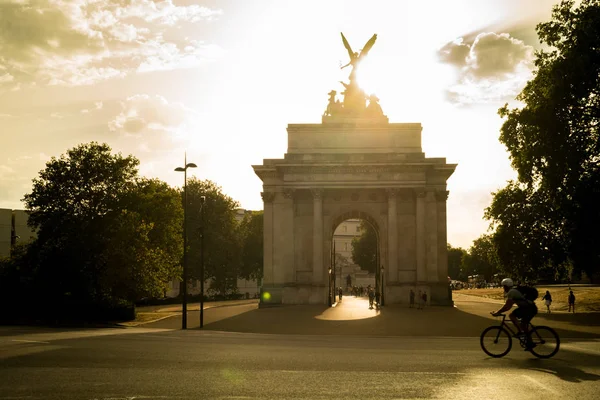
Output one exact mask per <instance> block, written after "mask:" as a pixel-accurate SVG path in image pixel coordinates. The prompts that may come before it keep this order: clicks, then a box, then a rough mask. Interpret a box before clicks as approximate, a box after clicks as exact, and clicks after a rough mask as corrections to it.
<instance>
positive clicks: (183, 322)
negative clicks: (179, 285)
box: [175, 154, 197, 329]
mask: <svg viewBox="0 0 600 400" xmlns="http://www.w3.org/2000/svg"><path fill="white" fill-rule="evenodd" d="M183 162H184V164H185V167H177V168H175V171H177V172H183V304H182V306H183V310H182V313H183V314H182V318H181V329H187V284H188V270H187V219H186V218H187V203H188V202H187V169H188V168H196V167H197V165H196V164H194V163H188V162H187V154H186V155H185V156H184V158H183Z"/></svg>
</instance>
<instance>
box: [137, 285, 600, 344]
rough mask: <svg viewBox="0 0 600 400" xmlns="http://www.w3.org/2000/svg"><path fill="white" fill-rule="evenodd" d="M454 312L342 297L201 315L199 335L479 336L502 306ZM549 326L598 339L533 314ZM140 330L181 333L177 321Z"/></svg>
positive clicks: (466, 302)
mask: <svg viewBox="0 0 600 400" xmlns="http://www.w3.org/2000/svg"><path fill="white" fill-rule="evenodd" d="M454 300H455V305H456V306H455V307H426V308H425V309H424V310H418V309H414V308H412V309H411V308H408V307H407V306H406V305H387V306H384V307H382V308H381V309H380V310H375V309H374V310H369V309H368V301H367V300H366V298H355V297H353V296H345V297H343V300H342V302H341V303H338V304H337V305H336V307H332V308H329V307H327V306H315V305H294V306H282V307H273V308H261V309H259V308H258V305H257V304H245V305H240V306H235V307H224V308H218V309H212V310H206V311H205V312H204V323H205V325H204V329H205V330H213V331H228V332H246V333H268V334H296V335H359V336H444V337H473V336H479V335H480V334H481V332H482V331H483V329H485V328H486V327H488V326H490V325H492V324H495V323H496V324H497V323H499V320H498V319H497V318H494V317H492V316H491V315H490V314H489V312H490V311H492V310H497V309H499V308H500V306H501V304H502V303H501V302H499V301H495V300H490V299H484V298H481V297H475V296H469V295H461V294H455V296H454ZM533 322H534V324H537V325H549V326H551V327H553V328H555V329H556V330H557V332H558V333H559V335H560V336H561V337H564V338H566V337H573V338H600V314H586V315H584V314H581V315H578V314H575V315H573V314H566V313H562V314H561V313H552V314H550V315H545V314H543V313H540V314H538V317H536V319H535V320H534V321H533ZM144 326H145V327H149V328H150V327H153V328H163V329H180V328H181V316H180V315H176V316H174V317H172V318H167V319H164V320H161V321H158V322H155V323H149V324H145V325H144ZM188 328H190V329H196V328H199V313H198V312H193V311H192V312H189V313H188Z"/></svg>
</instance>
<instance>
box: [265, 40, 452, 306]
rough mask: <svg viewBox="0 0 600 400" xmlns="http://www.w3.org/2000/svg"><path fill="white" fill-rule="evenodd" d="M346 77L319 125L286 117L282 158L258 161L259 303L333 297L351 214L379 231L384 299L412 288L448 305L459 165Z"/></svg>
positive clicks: (396, 299)
mask: <svg viewBox="0 0 600 400" xmlns="http://www.w3.org/2000/svg"><path fill="white" fill-rule="evenodd" d="M342 37H343V36H342ZM343 39H344V44H345V45H347V42H346V41H345V38H343ZM374 39H376V35H374V36H373V38H372V39H371V41H370V42H373V43H374ZM371 46H372V43H371ZM346 48H349V46H346ZM365 48H366V46H365ZM369 48H370V47H369ZM349 53H350V51H349ZM363 53H364V50H363ZM355 54H356V53H355ZM355 57H356V56H355ZM353 68H354V64H353ZM344 86H345V88H346V90H345V92H344V93H343V95H344V99H343V101H339V100H337V99H336V96H335V95H336V92H335V91H332V92H331V93H330V102H329V105H328V106H327V109H326V111H325V113H324V114H323V116H322V122H321V123H320V124H290V125H288V127H287V137H288V147H287V153H285V154H284V156H283V158H281V159H265V160H263V164H262V165H254V166H253V168H254V171H255V173H256V174H257V175H258V176H259V177H260V179H261V180H262V181H263V192H262V193H261V195H262V198H263V201H264V265H263V268H264V269H263V275H264V277H263V285H262V292H263V294H264V295H263V296H262V297H261V305H276V304H327V303H328V301H329V296H330V286H331V285H330V282H329V280H330V279H331V277H330V273H329V267H330V265H331V261H332V236H333V231H334V229H335V228H336V226H337V225H338V224H339V223H340V222H342V221H343V220H345V219H348V218H361V219H363V220H366V221H367V222H369V223H371V225H372V226H373V227H374V228H375V230H376V231H377V234H378V238H379V240H378V242H379V253H380V257H379V263H380V264H381V266H383V270H382V274H383V279H382V282H383V287H382V293H383V295H384V297H385V303H386V304H394V303H406V302H408V299H409V292H410V290H411V289H412V290H414V291H415V293H417V292H418V290H425V291H427V293H428V295H429V296H430V301H431V303H432V304H439V305H448V304H450V293H449V289H448V278H447V277H448V260H447V249H446V243H447V240H446V200H447V198H448V191H447V189H446V181H447V179H448V178H449V177H450V176H451V175H452V173H453V172H454V169H455V168H456V164H447V163H446V159H445V158H427V157H425V154H424V153H423V150H422V148H421V134H422V126H421V124H420V123H390V122H389V121H388V118H387V117H386V116H385V115H384V114H383V111H382V110H381V107H379V104H378V100H379V99H377V98H376V97H375V96H373V95H371V96H366V95H365V94H364V92H362V89H360V88H359V87H358V85H357V83H356V81H355V79H354V70H353V71H352V73H351V74H350V83H349V84H344ZM367 102H368V105H367ZM267 293H268V295H265V294H267Z"/></svg>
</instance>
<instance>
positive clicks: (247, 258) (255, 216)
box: [238, 211, 264, 280]
mask: <svg viewBox="0 0 600 400" xmlns="http://www.w3.org/2000/svg"><path fill="white" fill-rule="evenodd" d="M263 215H264V212H263V211H253V212H250V213H247V214H246V215H244V219H243V220H242V222H240V225H239V227H238V235H239V236H240V240H241V243H242V254H241V257H242V261H241V269H240V273H239V274H240V277H241V278H244V279H256V280H258V279H261V278H262V277H263Z"/></svg>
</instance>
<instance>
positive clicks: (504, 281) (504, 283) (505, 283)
mask: <svg viewBox="0 0 600 400" xmlns="http://www.w3.org/2000/svg"><path fill="white" fill-rule="evenodd" d="M500 285H502V286H508V287H512V286H513V285H514V284H513V281H512V279H510V278H504V279H502V282H501V283H500Z"/></svg>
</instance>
